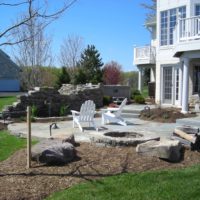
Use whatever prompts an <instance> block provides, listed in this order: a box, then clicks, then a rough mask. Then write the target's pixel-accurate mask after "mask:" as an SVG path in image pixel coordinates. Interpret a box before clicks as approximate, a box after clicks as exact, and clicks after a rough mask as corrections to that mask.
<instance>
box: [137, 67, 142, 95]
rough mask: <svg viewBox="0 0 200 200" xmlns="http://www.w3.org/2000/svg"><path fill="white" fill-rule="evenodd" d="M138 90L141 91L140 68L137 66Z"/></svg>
mask: <svg viewBox="0 0 200 200" xmlns="http://www.w3.org/2000/svg"><path fill="white" fill-rule="evenodd" d="M138 70H139V72H138V90H139V91H142V68H140V67H138Z"/></svg>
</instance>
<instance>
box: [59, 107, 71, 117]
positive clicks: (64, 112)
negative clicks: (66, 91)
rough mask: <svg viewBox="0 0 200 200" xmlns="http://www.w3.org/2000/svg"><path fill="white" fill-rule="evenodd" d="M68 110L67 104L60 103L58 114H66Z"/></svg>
mask: <svg viewBox="0 0 200 200" xmlns="http://www.w3.org/2000/svg"><path fill="white" fill-rule="evenodd" d="M68 111H69V106H65V105H62V106H61V107H60V113H59V114H60V116H65V115H67V113H68Z"/></svg>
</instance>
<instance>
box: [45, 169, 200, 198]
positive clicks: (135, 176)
mask: <svg viewBox="0 0 200 200" xmlns="http://www.w3.org/2000/svg"><path fill="white" fill-rule="evenodd" d="M199 177H200V166H194V167H189V168H185V169H178V170H166V171H155V172H143V173H127V174H123V175H119V176H112V177H107V178H104V179H101V180H96V181H91V182H87V183H82V184H79V185H76V186H74V187H71V188H69V189H67V190H63V191H60V192H56V193H54V194H53V195H52V196H50V197H49V198H47V200H61V199H70V200H78V199H82V200H104V199H106V200H172V199H173V200H183V199H187V200H197V199H200V181H199Z"/></svg>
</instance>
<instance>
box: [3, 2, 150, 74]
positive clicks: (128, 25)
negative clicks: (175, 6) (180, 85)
mask: <svg viewBox="0 0 200 200" xmlns="http://www.w3.org/2000/svg"><path fill="white" fill-rule="evenodd" d="M55 2H56V1H55ZM141 2H147V3H148V2H150V0H143V1H141V0H78V1H77V2H76V3H75V4H74V5H73V6H72V7H71V8H70V9H69V10H67V12H66V13H65V14H64V15H63V16H62V17H61V18H60V19H59V20H58V21H56V22H54V23H53V24H51V25H50V26H49V27H48V30H47V32H48V33H49V34H51V35H52V36H53V45H52V52H53V54H54V55H58V54H59V50H60V45H61V44H62V41H63V39H64V38H65V37H67V36H68V35H70V34H74V35H78V36H81V37H82V38H83V40H84V44H85V45H87V44H94V45H95V46H96V48H97V49H98V50H99V52H100V54H101V57H102V59H103V62H104V63H106V62H109V61H111V60H114V61H117V62H118V63H120V64H121V65H122V69H123V70H124V71H132V70H136V68H135V67H134V66H133V64H132V63H133V47H134V45H137V46H142V45H145V44H148V43H149V42H150V34H149V32H148V31H147V30H146V29H145V27H144V26H143V24H144V19H145V12H146V11H145V10H144V9H143V8H142V7H141V5H140V4H141ZM3 15H5V16H7V15H8V13H7V12H6V13H2V12H1V14H0V17H1V19H2V17H3ZM10 17H11V18H10V19H12V15H11V16H10ZM4 19H5V18H4ZM7 19H8V17H7ZM4 23H6V22H4ZM55 64H56V65H59V64H58V62H57V61H56V62H55Z"/></svg>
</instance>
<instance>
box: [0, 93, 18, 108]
mask: <svg viewBox="0 0 200 200" xmlns="http://www.w3.org/2000/svg"><path fill="white" fill-rule="evenodd" d="M16 100H17V97H16V96H9V97H0V111H1V110H2V108H3V107H4V106H5V105H12V103H13V102H15V101H16Z"/></svg>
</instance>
